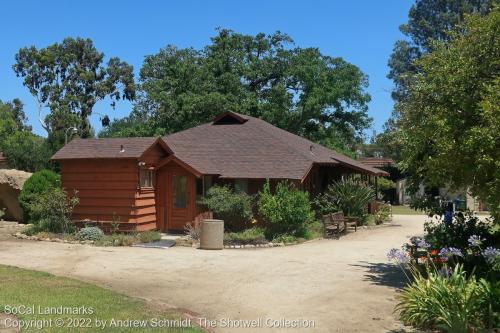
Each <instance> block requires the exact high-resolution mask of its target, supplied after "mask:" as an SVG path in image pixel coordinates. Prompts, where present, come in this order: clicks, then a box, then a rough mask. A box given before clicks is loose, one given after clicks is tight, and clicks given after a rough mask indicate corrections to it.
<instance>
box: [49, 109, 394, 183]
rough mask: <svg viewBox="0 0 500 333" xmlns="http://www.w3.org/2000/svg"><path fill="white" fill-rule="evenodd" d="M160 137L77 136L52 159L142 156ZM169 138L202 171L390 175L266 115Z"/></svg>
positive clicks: (221, 120) (230, 116) (222, 121)
mask: <svg viewBox="0 0 500 333" xmlns="http://www.w3.org/2000/svg"><path fill="white" fill-rule="evenodd" d="M157 140H160V142H161V139H159V138H113V139H75V140H72V141H71V142H70V143H69V144H67V145H66V146H65V147H63V148H62V149H61V150H59V151H58V152H57V153H56V154H55V155H54V156H53V157H52V159H54V160H63V159H85V158H87V159H88V158H139V157H140V156H141V155H142V154H143V153H144V152H145V151H146V150H147V149H148V148H149V147H151V145H153V144H154V143H155V142H156V141H157ZM163 141H164V142H161V143H162V144H163V145H164V144H165V143H166V146H168V148H167V149H169V150H171V151H172V152H173V153H174V155H175V157H176V158H178V159H179V160H181V161H182V162H184V163H186V164H188V165H189V166H191V167H192V168H193V169H195V170H197V171H198V172H199V173H200V174H208V175H210V174H211V175H220V176H221V177H223V178H275V179H280V178H281V179H283V178H287V179H299V180H302V179H303V178H304V177H305V176H306V175H307V173H308V172H309V170H310V169H311V167H312V166H313V165H314V164H323V165H344V166H347V167H350V168H352V169H355V170H358V171H360V172H363V173H367V174H371V175H385V174H386V172H385V171H382V170H378V169H375V168H372V167H370V166H367V165H364V164H362V163H360V162H358V161H356V160H353V159H351V158H349V157H347V156H344V155H342V154H339V153H337V152H335V151H333V150H331V149H328V148H325V147H323V146H321V145H319V144H317V143H314V142H311V141H309V140H307V139H304V138H302V137H300V136H297V135H295V134H292V133H289V132H287V131H285V130H282V129H280V128H277V127H275V126H273V125H271V124H269V123H267V122H265V121H263V120H261V119H258V118H254V117H250V116H246V115H241V114H237V113H232V112H226V113H224V114H222V115H219V116H218V117H217V118H215V119H214V121H213V122H211V123H208V124H204V125H200V126H197V127H193V128H190V129H187V130H185V131H181V132H178V133H174V134H171V135H168V136H166V137H164V138H163ZM122 147H123V151H122V152H120V151H121V150H122Z"/></svg>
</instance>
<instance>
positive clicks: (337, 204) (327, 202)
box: [316, 179, 375, 216]
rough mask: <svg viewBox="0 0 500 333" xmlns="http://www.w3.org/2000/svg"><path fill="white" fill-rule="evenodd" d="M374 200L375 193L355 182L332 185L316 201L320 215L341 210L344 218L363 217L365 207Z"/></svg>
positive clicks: (338, 182) (340, 182) (347, 181)
mask: <svg viewBox="0 0 500 333" xmlns="http://www.w3.org/2000/svg"><path fill="white" fill-rule="evenodd" d="M374 198H375V191H374V190H373V189H372V188H371V187H369V186H366V185H365V184H363V183H361V182H359V181H356V180H351V179H347V180H340V181H337V182H334V183H332V184H331V185H330V186H328V188H327V189H326V191H325V193H324V194H322V195H320V196H319V197H318V198H317V200H316V205H317V206H318V207H319V209H320V211H321V212H322V213H331V212H333V211H335V210H341V211H342V212H344V215H346V216H363V215H364V214H365V207H366V205H367V204H368V203H369V202H370V201H372V200H373V199H374Z"/></svg>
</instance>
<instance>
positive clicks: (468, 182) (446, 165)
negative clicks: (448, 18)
mask: <svg viewBox="0 0 500 333" xmlns="http://www.w3.org/2000/svg"><path fill="white" fill-rule="evenodd" d="M499 30H500V10H499V9H495V10H493V11H492V12H491V13H490V14H489V15H487V16H484V17H480V16H479V15H472V16H468V17H467V18H466V21H465V23H464V24H463V25H460V27H459V29H457V30H456V31H454V32H452V33H450V38H449V42H448V43H443V42H440V43H438V42H436V43H434V44H432V52H431V53H429V54H427V55H426V56H424V57H422V58H421V59H420V60H419V61H418V65H419V67H420V75H418V77H416V78H415V82H414V83H413V84H412V86H411V89H409V93H408V98H406V99H405V101H404V102H402V103H401V128H402V140H403V145H404V149H403V153H402V162H401V163H400V165H401V167H402V168H403V170H404V171H405V172H407V173H409V174H410V175H411V178H410V179H409V180H410V182H411V183H412V184H413V186H416V184H418V183H420V182H423V183H424V184H426V185H429V186H439V185H442V183H443V182H447V183H449V185H450V186H451V187H452V188H468V189H469V190H470V191H471V193H472V194H473V195H475V196H478V197H479V198H481V199H483V200H484V201H485V202H486V203H487V204H488V206H489V208H490V210H491V212H492V215H494V216H497V217H498V214H500V140H498V133H500V109H499V108H498V105H499V104H500V78H499V76H498V59H499V58H500V38H499V37H498V36H499Z"/></svg>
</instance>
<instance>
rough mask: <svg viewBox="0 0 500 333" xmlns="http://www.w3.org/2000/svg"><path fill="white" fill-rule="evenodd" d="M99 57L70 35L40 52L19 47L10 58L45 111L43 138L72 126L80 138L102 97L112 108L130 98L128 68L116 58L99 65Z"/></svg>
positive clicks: (132, 87) (89, 43)
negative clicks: (76, 128) (109, 102)
mask: <svg viewBox="0 0 500 333" xmlns="http://www.w3.org/2000/svg"><path fill="white" fill-rule="evenodd" d="M103 58H104V54H103V53H101V52H98V51H97V49H96V48H95V47H94V44H93V42H92V40H90V39H83V38H76V39H75V38H70V37H69V38H66V39H64V40H63V41H62V43H55V44H53V45H50V46H48V47H46V48H42V49H37V48H36V47H35V46H31V47H25V48H22V49H20V50H19V52H18V53H17V54H16V63H15V64H14V66H13V69H14V71H15V72H16V74H17V76H21V77H23V78H24V82H23V83H24V85H25V86H26V87H27V88H28V89H29V91H30V93H31V94H32V95H33V96H35V97H36V98H37V100H38V102H39V104H40V105H41V106H46V107H48V108H49V109H50V111H51V113H50V114H49V115H48V116H47V117H46V119H45V124H44V127H45V129H46V130H47V132H48V133H49V136H50V134H52V133H55V132H57V131H63V130H65V129H66V128H67V127H69V126H77V127H78V128H79V133H80V135H81V136H82V137H88V136H89V134H90V133H91V129H90V124H89V121H88V117H89V116H90V115H91V114H92V109H93V108H94V105H95V104H96V103H97V102H98V101H100V100H103V99H105V98H107V97H108V98H110V99H111V100H112V105H114V103H115V101H116V100H119V99H127V100H133V99H134V97H135V84H134V75H133V68H132V66H130V65H128V64H127V63H126V62H123V61H121V60H120V59H119V58H116V57H114V58H111V59H110V60H109V61H108V63H107V64H106V65H105V66H104V65H103Z"/></svg>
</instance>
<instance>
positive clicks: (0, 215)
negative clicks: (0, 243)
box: [0, 208, 5, 221]
mask: <svg viewBox="0 0 500 333" xmlns="http://www.w3.org/2000/svg"><path fill="white" fill-rule="evenodd" d="M4 216H5V208H0V221H3V217H4Z"/></svg>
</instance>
